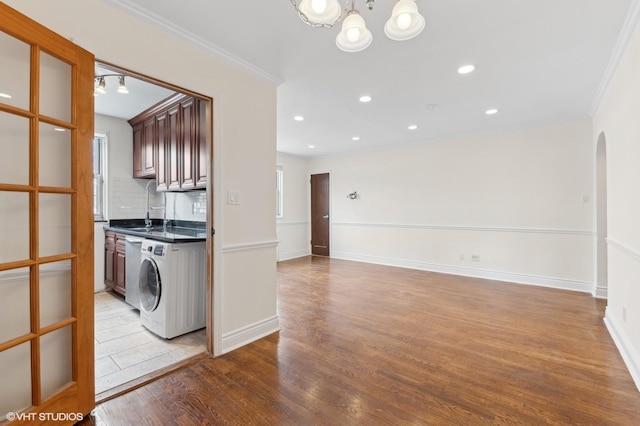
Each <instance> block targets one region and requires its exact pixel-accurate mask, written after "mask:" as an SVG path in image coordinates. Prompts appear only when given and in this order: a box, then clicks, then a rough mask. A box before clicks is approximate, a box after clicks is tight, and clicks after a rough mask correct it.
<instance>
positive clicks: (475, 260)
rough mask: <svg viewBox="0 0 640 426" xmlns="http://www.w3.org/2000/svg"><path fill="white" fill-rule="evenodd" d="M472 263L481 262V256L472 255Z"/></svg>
mask: <svg viewBox="0 0 640 426" xmlns="http://www.w3.org/2000/svg"><path fill="white" fill-rule="evenodd" d="M471 261H472V262H480V255H478V254H472V255H471Z"/></svg>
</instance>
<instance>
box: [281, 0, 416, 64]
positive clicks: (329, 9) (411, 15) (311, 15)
mask: <svg viewBox="0 0 640 426" xmlns="http://www.w3.org/2000/svg"><path fill="white" fill-rule="evenodd" d="M291 3H292V4H293V7H294V8H295V9H296V11H297V12H298V14H299V15H300V19H301V20H302V21H303V22H304V23H306V24H308V25H310V26H312V27H314V28H333V26H334V25H336V24H337V23H339V22H340V21H342V30H341V31H340V33H339V34H338V36H337V37H336V45H337V46H338V48H339V49H341V50H343V51H345V52H360V51H361V50H364V49H366V48H367V47H369V45H370V44H371V41H372V40H373V36H372V35H371V31H369V30H368V29H367V26H366V25H365V22H364V19H363V18H362V16H360V12H358V11H357V10H356V8H355V0H350V1H349V0H347V4H348V5H350V7H348V6H345V7H344V8H343V7H342V5H341V4H340V2H339V1H338V0H300V1H296V0H291ZM375 3H376V0H365V5H366V6H367V7H368V8H369V10H372V9H373V6H374V5H375ZM424 25H425V21H424V17H423V16H422V15H420V13H419V12H418V6H417V5H416V2H415V0H398V1H397V2H396V4H395V6H393V11H392V12H391V18H389V20H388V21H387V23H386V24H385V26H384V33H385V34H386V35H387V37H389V38H390V39H391V40H398V41H402V40H409V39H412V38H414V37H415V36H417V35H418V34H420V33H421V32H422V30H423V29H424Z"/></svg>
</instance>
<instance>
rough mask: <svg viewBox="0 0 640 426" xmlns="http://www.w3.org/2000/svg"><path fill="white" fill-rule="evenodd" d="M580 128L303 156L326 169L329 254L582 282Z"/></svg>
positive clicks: (587, 206) (584, 190)
mask: <svg viewBox="0 0 640 426" xmlns="http://www.w3.org/2000/svg"><path fill="white" fill-rule="evenodd" d="M591 133H592V129H591V122H590V120H585V121H578V122H571V123H563V124H557V125H552V126H547V127H543V128H533V129H526V130H521V131H515V132H505V133H499V134H492V135H481V136H473V137H466V138H460V139H456V140H448V141H440V142H433V143H422V144H415V145H411V146H403V147H398V148H390V149H385V150H378V151H370V152H360V153H355V154H351V155H344V156H337V157H330V158H323V159H316V160H312V161H311V162H310V169H309V170H310V173H311V174H314V173H323V172H329V173H330V179H331V213H330V217H331V256H332V257H337V258H343V259H351V260H359V261H366V262H372V263H382V264H389V265H396V266H405V267H410V268H417V269H425V270H434V271H441V272H449V273H455V274H460V275H470V276H478V277H486V278H493V279H501V280H508V281H514V282H521V283H530V284H537V285H545V286H553V287H559V288H566V289H572V290H579V291H586V292H591V291H592V290H593V285H594V284H593V280H594V278H593V268H592V262H593V259H592V257H593V244H594V241H593V238H594V237H593V205H592V202H591V196H592V190H593V170H592V168H593V163H594V159H593V155H594V154H593V152H592V147H591ZM353 191H357V192H358V194H359V197H358V198H357V199H355V200H351V199H349V198H347V194H349V193H351V192H353ZM473 256H477V259H478V260H477V261H475V260H473ZM462 257H463V258H462Z"/></svg>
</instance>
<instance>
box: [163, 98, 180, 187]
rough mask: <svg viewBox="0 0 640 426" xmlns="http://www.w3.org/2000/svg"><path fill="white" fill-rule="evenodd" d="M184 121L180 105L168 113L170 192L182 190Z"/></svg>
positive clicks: (166, 139) (168, 173)
mask: <svg viewBox="0 0 640 426" xmlns="http://www.w3.org/2000/svg"><path fill="white" fill-rule="evenodd" d="M181 132H182V120H181V119H180V105H179V104H178V105H175V106H173V107H171V108H170V109H169V111H168V112H167V135H166V138H165V141H166V144H165V150H166V161H167V168H166V180H167V185H168V188H169V190H180V174H181V169H182V166H181V165H180V163H181V160H182V155H181V151H182V149H181V139H182V138H181V137H180V134H181Z"/></svg>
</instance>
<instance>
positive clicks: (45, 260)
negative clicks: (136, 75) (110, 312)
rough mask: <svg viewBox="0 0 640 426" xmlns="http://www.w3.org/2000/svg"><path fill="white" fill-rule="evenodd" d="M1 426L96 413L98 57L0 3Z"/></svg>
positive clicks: (59, 421) (59, 420) (67, 419)
mask: <svg viewBox="0 0 640 426" xmlns="http://www.w3.org/2000/svg"><path fill="white" fill-rule="evenodd" d="M0 16H1V17H2V18H1V19H0V64H1V65H0V67H1V68H2V69H1V70H0V76H1V78H0V152H1V153H2V155H1V156H0V324H1V327H0V377H1V379H0V423H1V422H2V421H3V420H5V419H6V420H17V421H18V422H19V423H21V424H53V423H55V424H73V423H75V422H76V421H77V420H80V419H79V418H78V417H80V416H81V415H83V414H86V413H89V412H90V411H91V410H92V409H93V407H94V405H95V392H94V359H93V358H94V355H93V354H94V349H93V344H94V342H93V334H94V330H93V315H94V314H93V253H94V251H93V189H92V183H93V182H92V180H93V173H92V146H93V143H92V141H93V82H94V79H93V77H94V57H93V55H92V54H91V53H89V52H87V51H85V50H83V49H81V48H79V47H78V46H76V45H74V44H73V43H71V42H70V41H68V40H66V39H64V38H63V37H61V36H59V35H57V34H55V33H53V32H51V31H50V30H48V29H46V28H44V27H43V26H41V25H39V24H38V23H36V22H35V21H33V20H31V19H29V18H27V17H26V16H24V15H21V14H19V13H18V12H16V11H15V10H13V9H11V8H10V7H8V6H6V5H5V4H4V3H1V2H0Z"/></svg>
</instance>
